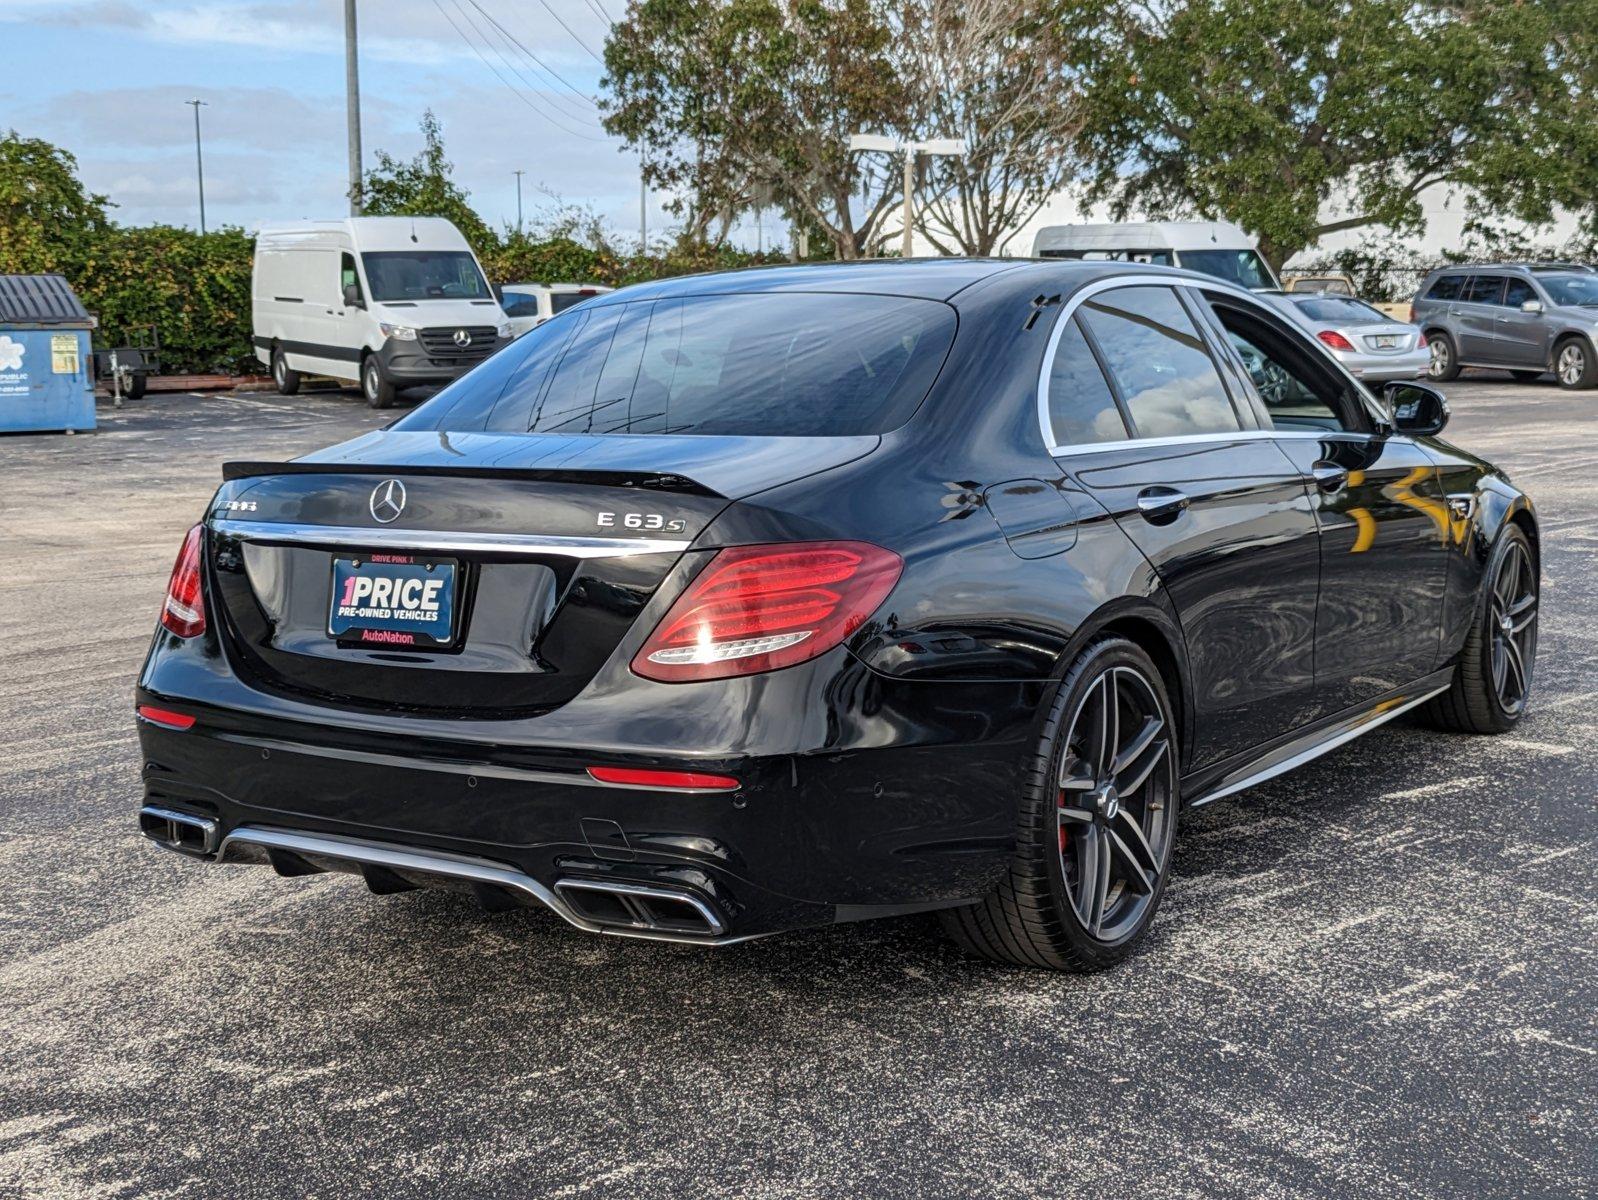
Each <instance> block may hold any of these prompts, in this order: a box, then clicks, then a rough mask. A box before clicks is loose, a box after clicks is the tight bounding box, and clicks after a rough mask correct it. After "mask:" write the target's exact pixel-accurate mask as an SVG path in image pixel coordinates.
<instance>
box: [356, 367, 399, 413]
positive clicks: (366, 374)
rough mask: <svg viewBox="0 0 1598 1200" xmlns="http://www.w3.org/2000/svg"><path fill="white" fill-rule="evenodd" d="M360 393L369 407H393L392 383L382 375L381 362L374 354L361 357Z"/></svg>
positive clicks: (393, 390) (393, 393)
mask: <svg viewBox="0 0 1598 1200" xmlns="http://www.w3.org/2000/svg"><path fill="white" fill-rule="evenodd" d="M361 395H362V396H364V397H366V403H367V405H368V406H369V407H371V408H393V407H394V396H395V389H394V385H393V384H392V383H390V382H389V381H388V379H387V378H386V377H385V376H384V374H383V364H382V363H381V362H379V361H378V358H377V355H375V354H368V355H367V356H366V357H365V358H363V359H361Z"/></svg>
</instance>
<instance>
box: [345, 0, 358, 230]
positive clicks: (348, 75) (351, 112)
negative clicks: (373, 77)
mask: <svg viewBox="0 0 1598 1200" xmlns="http://www.w3.org/2000/svg"><path fill="white" fill-rule="evenodd" d="M357 44H358V43H357V39H356V36H355V0H344V122H345V125H346V126H347V127H348V138H349V155H350V216H352V217H358V216H360V215H361V65H360V58H359V54H358V52H357Z"/></svg>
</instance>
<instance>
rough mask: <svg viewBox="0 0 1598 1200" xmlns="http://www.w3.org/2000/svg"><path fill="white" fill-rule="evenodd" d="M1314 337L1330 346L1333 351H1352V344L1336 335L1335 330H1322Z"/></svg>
mask: <svg viewBox="0 0 1598 1200" xmlns="http://www.w3.org/2000/svg"><path fill="white" fill-rule="evenodd" d="M1315 336H1316V337H1318V338H1320V339H1321V341H1322V342H1323V343H1325V344H1326V345H1328V346H1330V347H1331V348H1332V349H1333V350H1352V349H1353V348H1354V343H1353V342H1351V341H1349V340H1348V339H1347V338H1346V337H1344V336H1343V335H1342V334H1340V333H1338V332H1337V330H1335V329H1323V330H1321V331H1320V332H1319V333H1317V334H1316V335H1315Z"/></svg>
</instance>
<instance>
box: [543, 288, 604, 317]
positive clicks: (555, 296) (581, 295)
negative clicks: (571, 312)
mask: <svg viewBox="0 0 1598 1200" xmlns="http://www.w3.org/2000/svg"><path fill="white" fill-rule="evenodd" d="M600 294H601V293H599V292H552V293H551V294H550V297H549V305H550V308H551V310H553V311H554V312H565V311H566V310H567V309H568V308H575V307H576V306H577V305H579V304H581V303H582V302H583V301H584V300H592V299H593V298H594V297H595V296H597V295H600Z"/></svg>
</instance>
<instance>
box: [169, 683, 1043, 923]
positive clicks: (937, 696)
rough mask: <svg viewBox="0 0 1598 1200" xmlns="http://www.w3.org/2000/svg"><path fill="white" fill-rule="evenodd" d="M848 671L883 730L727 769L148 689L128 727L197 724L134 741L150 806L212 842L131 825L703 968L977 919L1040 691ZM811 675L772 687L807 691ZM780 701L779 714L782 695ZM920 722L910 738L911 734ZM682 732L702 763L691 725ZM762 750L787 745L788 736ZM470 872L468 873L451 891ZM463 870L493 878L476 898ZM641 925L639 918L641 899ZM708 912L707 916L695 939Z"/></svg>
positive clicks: (675, 749) (723, 756)
mask: <svg viewBox="0 0 1598 1200" xmlns="http://www.w3.org/2000/svg"><path fill="white" fill-rule="evenodd" d="M839 653H842V652H839ZM832 666H833V668H834V669H836V667H837V666H838V662H837V661H836V660H835V661H834V662H833V664H832ZM847 669H848V675H849V677H850V678H851V680H852V681H853V682H854V683H855V684H856V686H857V688H858V687H859V686H860V685H862V684H866V685H868V686H870V687H872V688H874V689H875V691H876V694H875V695H872V696H871V697H870V699H871V701H872V703H873V706H874V712H872V713H871V717H872V718H875V719H872V720H865V721H862V723H861V726H860V727H859V728H858V729H856V730H854V731H852V733H853V737H852V738H851V740H852V741H853V742H854V744H853V745H847V744H843V743H842V742H839V743H838V744H835V745H834V746H832V747H830V748H826V749H823V748H819V747H818V748H817V750H816V751H812V752H809V753H798V754H796V753H793V752H792V748H791V743H789V744H788V745H782V746H779V745H777V744H772V745H771V746H770V747H769V752H766V751H765V750H762V749H760V748H758V747H756V746H755V745H753V744H750V745H748V746H746V747H745V750H744V752H742V753H735V754H727V753H725V752H720V753H718V754H717V756H716V757H708V756H705V755H703V754H700V755H694V754H692V753H691V751H690V750H689V747H687V746H685V745H682V744H680V743H679V744H672V745H669V746H668V745H663V744H656V745H637V744H635V745H633V746H631V747H630V748H627V749H622V748H621V747H619V746H618V742H617V739H616V737H615V736H614V734H616V733H617V732H619V730H615V729H611V730H601V729H599V728H597V727H595V726H593V725H590V727H589V728H588V729H587V730H585V732H586V733H588V734H589V736H590V737H591V738H592V740H591V742H590V748H588V749H584V748H581V747H573V746H571V744H570V741H569V740H567V739H569V737H570V734H571V733H572V732H573V725H572V724H571V723H563V726H564V735H565V736H564V737H563V736H562V734H560V733H557V734H555V735H554V736H555V737H557V738H561V739H562V741H564V743H565V744H563V745H559V746H551V745H548V744H538V743H537V742H536V741H534V740H533V739H529V738H525V736H524V737H522V738H521V739H519V742H518V744H510V743H511V741H512V739H513V737H514V735H513V733H512V730H511V729H510V728H508V727H507V728H505V729H504V734H505V737H506V740H505V741H503V742H500V743H498V744H496V745H487V744H485V743H482V742H475V743H468V742H463V741H454V742H446V741H443V740H440V739H437V738H433V737H419V736H404V735H401V734H398V733H394V734H389V735H386V736H375V735H373V734H371V733H369V732H366V731H363V730H359V729H356V728H344V727H339V726H334V725H331V724H329V723H328V719H329V718H330V717H333V716H335V715H336V714H332V713H329V712H327V710H322V720H321V721H320V722H318V723H317V724H316V725H314V726H313V725H310V724H307V723H304V722H301V721H293V720H283V719H281V718H280V717H278V716H274V715H268V714H266V713H262V712H258V711H257V712H245V711H239V710H236V709H235V710H223V709H216V708H211V707H208V706H205V705H196V704H194V703H192V702H187V701H184V700H181V699H178V698H176V697H173V696H170V695H167V694H164V693H156V692H153V691H150V690H148V689H141V690H140V691H139V693H138V701H139V703H155V704H158V705H162V706H166V707H171V708H176V709H179V710H181V711H185V712H189V713H194V714H195V715H196V716H197V718H198V719H197V721H196V724H195V725H194V726H193V727H191V728H189V729H186V730H178V729H173V728H168V727H165V726H161V725H157V724H154V723H152V722H150V721H147V720H140V721H139V722H138V725H139V737H140V743H141V749H142V752H143V759H144V769H143V781H144V792H145V804H146V805H147V806H154V807H157V808H159V809H162V810H165V811H166V812H167V813H168V814H176V815H177V816H178V817H179V818H182V817H184V816H187V817H189V818H191V819H192V820H193V821H196V822H207V823H210V825H211V826H212V828H211V829H210V831H209V832H208V833H207V834H206V835H205V836H204V837H203V838H202V837H201V836H200V835H198V834H191V836H186V837H178V836H175V835H174V830H176V829H177V826H176V825H174V824H173V823H172V821H171V819H170V817H169V818H167V819H166V820H165V822H163V821H160V820H152V821H149V822H144V821H141V824H147V825H148V828H147V829H146V833H147V835H149V836H151V837H152V838H153V839H154V840H156V841H158V842H160V843H161V844H162V845H165V846H168V847H169V848H171V849H175V850H179V851H182V852H184V853H186V854H188V855H189V856H191V857H194V858H197V859H203V860H207V861H210V862H215V863H237V862H254V863H264V864H266V865H270V866H273V867H275V868H276V869H277V870H279V872H280V873H285V874H304V873H308V872H309V871H313V870H337V871H348V872H353V873H357V874H361V875H364V876H365V877H366V881H367V883H368V885H369V886H371V887H372V888H373V890H374V891H380V892H381V891H396V890H404V889H406V888H408V887H410V886H429V885H440V886H454V887H466V888H468V889H469V890H472V891H474V892H475V893H476V894H478V895H479V898H481V899H484V900H485V901H486V902H490V903H495V902H498V901H500V900H504V899H507V898H508V899H510V900H512V901H514V902H516V903H522V904H530V905H543V906H544V907H547V908H549V909H551V910H552V911H554V912H555V913H557V914H558V915H559V916H561V917H562V918H563V919H565V920H567V921H568V922H569V923H571V924H572V925H574V926H576V927H577V928H580V929H585V930H591V931H602V932H611V933H620V934H623V935H630V936H666V937H668V938H669V939H670V940H677V941H693V942H704V943H708V944H718V943H721V942H727V941H738V940H742V939H745V938H748V937H756V936H760V935H763V934H768V933H774V932H778V931H781V930H790V929H800V928H806V927H814V926H820V925H826V924H831V923H834V922H838V921H849V920H860V919H866V918H870V917H877V916H891V915H897V914H900V913H905V912H914V911H922V910H928V909H935V908H941V907H948V906H950V905H954V904H959V903H962V902H966V901H968V900H971V899H974V898H976V897H979V896H981V895H984V894H985V893H986V892H987V891H989V890H990V889H991V888H992V886H993V885H994V884H995V882H996V881H997V879H998V878H999V876H1000V875H1001V874H1002V872H1003V870H1004V868H1005V864H1006V862H1007V861H1008V856H1009V852H1010V847H1011V845H1012V842H1013V821H1014V797H1015V796H1016V795H1017V792H1016V788H1017V787H1019V780H1018V779H1017V778H1016V777H1015V773H1016V767H1015V764H1016V763H1018V762H1020V761H1021V760H1022V759H1023V757H1024V755H1023V753H1022V749H1023V747H1024V746H1025V745H1026V744H1027V743H1028V741H1029V740H1030V738H1031V736H1032V730H1031V724H1032V719H1033V715H1034V712H1035V704H1036V695H1035V694H1034V693H1035V689H1034V688H1030V686H1029V685H1013V684H1006V685H994V684H972V685H950V684H928V683H921V684H905V683H899V682H894V681H888V680H884V679H879V678H877V677H875V676H871V677H870V679H869V680H868V679H867V678H866V677H865V676H864V675H862V674H861V673H862V672H865V671H866V668H864V667H863V666H861V665H859V664H858V663H851V664H849V665H848V668H847ZM802 672H803V668H796V669H794V670H793V671H790V672H779V673H778V674H779V675H784V674H786V675H788V676H790V678H789V680H788V681H787V682H788V683H789V684H791V685H792V686H794V687H795V688H799V689H800V690H801V691H806V690H808V689H805V688H803V687H801V684H802V680H801V678H800V676H801V674H802ZM811 682H812V685H813V683H814V681H811ZM776 690H777V689H773V691H776ZM237 691H238V692H241V693H242V694H244V695H249V694H250V693H249V691H248V689H242V688H239V689H237ZM683 696H684V700H685V701H686V700H687V699H688V696H687V693H683ZM767 700H768V701H769V702H770V703H771V704H772V705H773V706H774V707H777V708H780V707H783V703H784V700H783V698H782V697H780V696H778V695H775V694H768V696H767ZM580 706H581V702H580V701H579V702H573V704H571V705H568V706H566V708H567V709H568V710H571V709H576V708H579V707H580ZM911 707H915V708H919V709H921V710H922V711H921V712H920V714H919V715H920V720H919V721H910V720H908V719H907V709H909V708H911ZM550 715H551V716H554V715H556V714H550ZM544 719H547V718H544ZM754 723H755V724H756V725H759V726H760V727H761V728H768V727H767V726H764V725H763V724H761V723H760V722H759V721H756V722H754ZM656 728H657V729H658V728H659V727H658V726H656ZM681 728H682V730H683V737H684V740H691V739H692V734H691V732H690V723H687V722H685V723H684V724H683V726H682V727H681ZM769 728H770V729H772V730H781V731H784V733H786V732H788V731H791V729H792V723H791V722H789V723H782V722H774V723H773V724H771V725H770V726H769ZM607 734H608V735H611V736H607ZM585 740H586V739H585ZM610 764H614V765H621V766H647V767H653V768H657V769H659V768H673V767H675V768H677V769H692V770H695V771H702V772H712V773H717V774H726V775H731V776H734V777H735V778H737V779H738V780H739V781H740V783H741V787H740V788H739V789H738V790H737V791H735V792H727V791H716V792H709V791H706V792H692V791H680V790H665V789H656V788H648V787H637V786H621V785H613V784H605V783H601V782H598V781H596V780H594V779H593V778H592V777H590V776H589V775H588V774H587V771H586V765H610ZM266 837H279V838H282V837H289V838H309V839H324V840H325V839H332V840H333V842H334V843H335V847H334V849H329V848H328V847H327V846H322V847H321V848H320V849H318V850H316V851H315V852H314V853H311V852H303V853H302V852H300V851H297V850H295V849H293V848H292V847H291V846H288V845H277V846H264V845H263V844H262V840H263V838H266ZM338 846H342V847H344V853H343V854H342V856H341V854H340V853H338V852H337V847H338ZM374 848H375V849H374ZM373 854H390V855H392V854H411V855H420V856H422V857H423V858H426V859H428V860H429V861H431V862H432V863H433V865H432V866H428V865H426V863H412V864H411V866H410V867H408V868H407V869H406V871H403V872H398V873H396V870H397V869H396V868H394V867H392V865H391V864H388V863H387V862H386V861H379V862H376V863H375V866H376V867H377V868H378V869H376V870H372V869H369V868H370V867H372V866H373V865H374V864H373V863H372V862H371V861H370V856H371V855H373ZM462 862H464V863H467V864H470V866H471V869H470V870H468V869H467V868H465V867H462V868H461V869H459V870H455V869H452V868H451V864H455V866H459V864H460V863H462ZM363 864H366V865H364V866H363ZM474 870H475V871H478V872H479V873H480V872H481V871H484V870H488V871H492V872H500V873H501V874H499V875H495V876H493V877H492V878H491V879H489V880H488V881H487V882H486V884H485V883H484V880H483V879H476V880H474V878H473V877H472V871H474ZM474 884H483V886H475V885H474ZM585 888H586V889H597V891H589V892H586V893H584V892H582V889H585ZM627 888H643V889H653V890H655V891H658V892H660V893H663V894H664V895H665V896H667V897H668V898H675V899H668V900H667V901H665V902H664V903H665V906H666V908H667V909H668V910H669V912H670V913H675V914H676V915H677V918H680V920H677V923H676V925H675V926H674V927H672V928H668V929H665V930H661V929H654V928H649V927H647V923H640V920H639V913H638V905H633V904H631V902H630V901H628V900H627V899H625V898H623V899H621V900H613V899H612V898H611V896H612V894H614V893H617V892H625V889H627ZM639 903H640V904H641V905H642V906H643V908H644V909H645V911H646V912H647V910H648V907H649V904H650V901H649V899H648V897H647V895H646V896H645V897H644V899H643V900H642V901H640V902H639ZM696 905H697V906H700V907H702V908H703V910H704V911H705V912H706V913H708V914H710V916H709V917H708V918H707V919H705V920H703V921H702V922H699V923H697V924H695V925H692V927H690V925H689V924H686V923H685V919H686V917H687V915H688V913H689V911H690V910H691V909H692V908H693V907H694V906H696Z"/></svg>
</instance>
